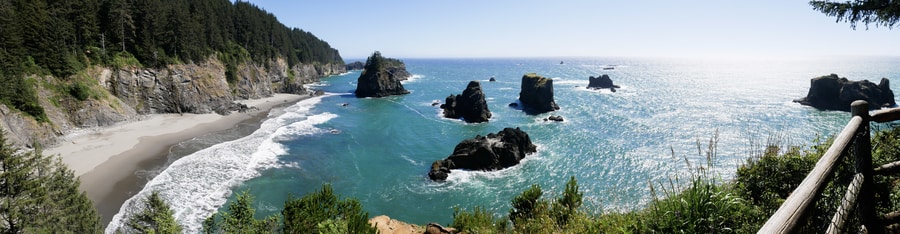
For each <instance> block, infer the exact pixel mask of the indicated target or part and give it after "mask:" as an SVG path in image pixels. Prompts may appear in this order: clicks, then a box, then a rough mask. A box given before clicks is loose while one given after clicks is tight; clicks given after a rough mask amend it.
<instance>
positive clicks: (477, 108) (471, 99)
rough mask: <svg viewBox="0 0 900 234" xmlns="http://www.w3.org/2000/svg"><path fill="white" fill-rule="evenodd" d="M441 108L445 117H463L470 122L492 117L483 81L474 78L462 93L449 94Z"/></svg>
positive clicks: (484, 120) (486, 119)
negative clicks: (485, 98) (482, 86)
mask: <svg viewBox="0 0 900 234" xmlns="http://www.w3.org/2000/svg"><path fill="white" fill-rule="evenodd" d="M441 109H444V117H447V118H451V119H459V118H463V120H465V121H466V122H469V123H481V122H487V121H488V120H489V119H490V118H491V110H489V109H488V106H487V102H486V101H485V100H484V92H483V91H481V83H479V82H478V81H474V80H473V81H470V82H469V85H468V86H466V90H464V91H463V92H462V94H457V95H450V96H448V97H447V99H446V100H445V101H444V104H442V105H441Z"/></svg>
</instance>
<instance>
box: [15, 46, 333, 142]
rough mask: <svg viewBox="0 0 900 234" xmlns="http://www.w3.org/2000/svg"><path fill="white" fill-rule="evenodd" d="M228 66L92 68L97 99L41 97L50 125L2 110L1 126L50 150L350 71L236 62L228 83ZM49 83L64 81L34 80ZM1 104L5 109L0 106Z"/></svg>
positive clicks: (41, 90) (298, 89)
mask: <svg viewBox="0 0 900 234" xmlns="http://www.w3.org/2000/svg"><path fill="white" fill-rule="evenodd" d="M225 71H226V69H225V66H224V65H223V64H222V63H221V62H220V61H219V60H218V59H217V58H216V57H215V56H211V57H210V58H209V59H207V60H206V61H204V62H201V63H189V64H177V65H169V66H166V67H163V68H140V67H124V68H120V69H111V68H104V67H94V68H89V69H87V70H86V71H85V72H84V73H85V74H86V76H87V77H88V78H87V79H90V80H91V82H96V83H95V84H96V86H93V89H97V90H96V91H97V92H101V91H100V89H103V91H102V92H101V93H104V94H106V95H102V96H101V97H99V98H90V99H87V100H84V101H79V100H76V99H74V98H72V97H65V96H64V97H55V98H54V101H55V103H51V102H50V101H49V100H48V98H39V101H40V104H41V106H43V107H44V110H45V112H46V114H47V117H48V122H38V121H35V120H34V118H32V117H30V116H24V115H23V114H22V113H21V112H18V111H10V109H9V108H8V107H6V106H3V107H0V127H2V128H3V129H5V130H6V131H7V134H6V135H7V137H8V138H9V139H11V140H10V141H11V142H12V143H13V144H16V145H20V146H26V147H31V146H32V144H33V143H38V144H41V145H44V146H51V145H54V144H56V143H58V142H59V140H60V139H59V137H60V136H63V135H64V134H66V133H69V132H70V131H72V130H75V129H78V128H91V127H103V126H110V125H114V124H116V123H120V122H123V121H129V120H136V119H139V118H140V116H141V115H145V114H157V113H196V114H204V113H211V112H216V113H219V114H228V113H230V112H233V111H242V110H247V107H246V106H242V105H240V104H237V103H235V102H234V100H237V99H250V98H261V97H270V96H272V95H273V94H274V93H294V94H307V92H308V91H307V90H306V89H305V88H304V87H303V85H304V84H309V83H313V82H317V81H319V79H320V78H321V77H324V76H328V75H333V74H340V73H343V72H346V67H345V66H344V64H315V65H313V64H297V65H295V66H293V67H288V65H287V63H286V62H285V61H284V60H282V59H278V60H275V61H271V62H269V63H267V64H265V65H262V64H255V63H252V62H245V63H242V64H238V67H237V69H236V72H235V77H236V82H234V83H233V84H229V83H228V82H227V81H226V75H225ZM33 79H43V80H44V82H45V83H47V82H50V83H52V82H58V80H62V79H60V78H53V77H33ZM36 88H37V92H38V95H39V96H41V97H54V92H53V91H50V90H47V89H46V87H43V86H38V87H36ZM0 106H2V105H0Z"/></svg>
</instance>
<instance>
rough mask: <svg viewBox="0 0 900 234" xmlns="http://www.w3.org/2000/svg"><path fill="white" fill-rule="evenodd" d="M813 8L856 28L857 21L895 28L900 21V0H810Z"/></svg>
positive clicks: (867, 25) (867, 24) (867, 26)
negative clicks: (834, 0)
mask: <svg viewBox="0 0 900 234" xmlns="http://www.w3.org/2000/svg"><path fill="white" fill-rule="evenodd" d="M809 4H810V5H812V7H813V9H815V10H817V11H820V12H822V13H824V14H825V15H827V16H834V17H836V18H837V22H841V21H844V22H848V23H850V27H851V28H853V29H856V23H858V22H862V23H863V24H865V25H866V28H867V29H868V28H869V24H874V25H875V26H885V27H888V28H893V27H894V25H896V24H897V22H898V21H900V1H890V0H857V1H847V2H833V1H810V2H809Z"/></svg>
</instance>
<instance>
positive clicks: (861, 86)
mask: <svg viewBox="0 0 900 234" xmlns="http://www.w3.org/2000/svg"><path fill="white" fill-rule="evenodd" d="M856 100H865V101H866V102H869V106H870V107H871V108H872V109H879V108H882V107H892V106H895V105H897V103H896V102H895V101H894V92H893V91H891V87H890V81H888V79H887V78H881V82H880V83H879V84H878V85H875V83H872V82H869V81H868V80H861V81H849V80H847V78H838V75H836V74H831V75H827V76H822V77H816V78H813V79H812V81H811V84H810V87H809V93H808V94H807V95H806V97H804V98H800V99H797V100H794V102H797V103H800V104H803V105H807V106H812V107H815V108H818V109H824V110H840V111H850V103H852V102H853V101H856Z"/></svg>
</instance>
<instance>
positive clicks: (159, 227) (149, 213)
mask: <svg viewBox="0 0 900 234" xmlns="http://www.w3.org/2000/svg"><path fill="white" fill-rule="evenodd" d="M128 227H130V228H132V229H134V231H137V232H139V233H157V234H175V233H181V225H179V224H178V222H177V221H175V217H174V216H172V210H170V209H169V204H166V202H165V201H163V200H162V198H160V197H159V192H157V191H153V193H151V194H150V196H149V197H147V198H146V199H145V200H144V210H143V211H141V212H140V213H138V214H137V215H135V216H132V217H131V219H129V221H128Z"/></svg>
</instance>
